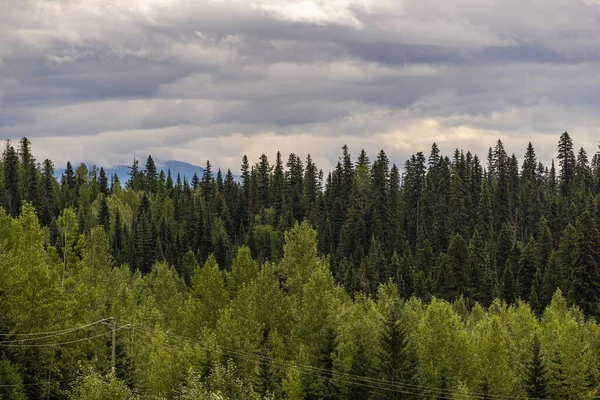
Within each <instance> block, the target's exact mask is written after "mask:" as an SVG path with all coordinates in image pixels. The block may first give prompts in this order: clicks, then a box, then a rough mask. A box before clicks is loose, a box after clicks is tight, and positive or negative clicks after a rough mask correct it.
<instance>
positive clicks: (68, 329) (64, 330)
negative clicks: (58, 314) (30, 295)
mask: <svg viewBox="0 0 600 400" xmlns="http://www.w3.org/2000/svg"><path fill="white" fill-rule="evenodd" d="M109 319H110V318H103V319H100V320H98V321H95V322H90V323H89V324H86V325H81V326H76V327H73V328H66V329H61V330H58V331H49V332H35V333H1V334H0V336H8V337H10V336H36V335H54V334H59V335H60V334H62V333H69V332H74V331H77V330H80V329H84V328H88V327H90V326H93V325H96V324H99V323H101V322H105V321H108V320H109ZM0 343H1V342H0Z"/></svg>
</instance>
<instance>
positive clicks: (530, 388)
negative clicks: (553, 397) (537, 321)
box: [526, 334, 548, 399]
mask: <svg viewBox="0 0 600 400" xmlns="http://www.w3.org/2000/svg"><path fill="white" fill-rule="evenodd" d="M531 352H532V360H531V364H530V365H529V370H528V375H527V381H526V385H527V386H526V387H527V396H529V397H530V398H534V399H545V398H547V397H548V391H547V386H548V382H547V378H546V368H544V364H543V360H542V355H541V350H540V339H539V337H538V335H537V334H536V335H535V336H534V338H533V347H532V349H531Z"/></svg>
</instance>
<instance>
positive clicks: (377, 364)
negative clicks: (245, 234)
mask: <svg viewBox="0 0 600 400" xmlns="http://www.w3.org/2000/svg"><path fill="white" fill-rule="evenodd" d="M57 225H58V226H59V230H60V232H61V236H62V237H64V238H65V239H63V240H65V243H66V246H63V249H62V250H61V251H60V252H59V251H57V249H56V248H55V247H54V246H52V245H51V244H50V235H49V230H48V229H47V228H42V227H40V225H39V222H38V218H37V217H36V214H35V210H34V208H33V207H32V206H31V205H29V204H25V206H24V207H23V208H22V211H21V212H20V216H19V217H18V218H13V217H10V216H8V215H7V214H6V212H5V211H4V210H2V209H0V334H1V335H2V336H1V338H2V339H1V340H0V395H1V396H2V399H24V398H30V399H46V398H52V399H67V398H68V399H77V400H84V399H85V400H91V399H94V400H100V399H113V400H133V399H138V398H141V399H176V400H192V399H194V400H198V399H206V400H209V399H210V400H215V399H229V400H234V399H236V400H237V399H256V400H259V399H290V400H298V399H352V400H354V399H356V400H359V399H360V400H364V399H373V400H376V399H457V400H458V399H508V398H523V399H524V398H530V399H544V398H551V399H595V398H597V394H598V389H599V388H600V370H599V368H598V366H599V365H600V327H599V326H598V325H597V324H596V323H595V322H594V321H593V320H589V319H586V318H585V316H584V314H583V313H582V312H581V311H580V309H578V308H576V307H569V306H568V304H567V301H566V300H565V298H564V297H563V295H562V293H561V292H560V290H557V291H556V293H555V294H554V296H553V298H552V300H551V303H550V305H549V306H548V307H547V308H546V309H545V311H544V313H543V315H542V316H541V318H540V317H538V316H537V315H536V314H535V313H534V312H533V311H532V310H531V309H530V307H529V306H528V304H527V303H523V302H521V301H518V302H517V303H515V304H513V305H507V303H505V302H503V301H501V300H495V301H493V302H492V304H491V305H490V307H489V308H484V307H482V306H481V305H479V304H475V305H474V306H473V307H470V306H469V302H468V301H466V300H465V299H464V298H459V299H458V300H456V301H454V302H452V303H449V302H447V301H445V300H438V299H435V298H434V299H432V300H431V301H430V302H424V301H422V300H420V299H417V298H416V297H411V298H410V299H408V300H406V299H403V297H404V296H403V295H401V294H400V290H399V287H398V286H397V285H396V284H395V283H394V282H393V280H391V279H390V280H389V281H388V282H387V283H385V284H382V285H380V286H378V288H377V292H376V295H374V296H370V295H366V294H365V293H362V292H357V293H355V295H354V296H350V295H349V294H348V293H347V292H346V290H344V289H343V288H342V287H341V286H339V285H338V284H336V283H335V281H334V277H333V275H332V273H331V270H330V268H329V267H330V266H329V263H328V260H327V259H326V258H323V257H320V256H319V255H318V251H317V232H316V231H315V230H313V229H312V228H311V227H310V225H309V224H308V223H307V222H304V223H302V224H301V225H297V224H296V225H295V226H294V227H292V228H291V229H290V230H288V231H287V232H286V234H285V241H284V242H285V243H284V246H283V251H282V256H281V257H280V259H279V261H278V262H276V263H275V262H270V261H267V262H264V263H261V262H258V261H257V260H255V259H253V258H252V256H251V251H250V249H249V248H248V247H246V246H242V247H240V248H239V249H238V250H237V252H236V254H235V256H234V257H233V260H232V263H231V268H230V269H229V270H228V271H224V270H223V269H222V268H220V266H219V264H218V263H217V261H216V259H215V257H214V256H212V255H211V256H209V257H208V258H207V260H206V262H205V263H204V264H203V265H194V266H193V268H192V272H191V274H190V277H189V278H190V282H189V284H186V282H184V280H183V278H182V277H180V276H179V274H178V272H177V271H176V270H175V269H174V268H173V267H171V266H169V265H168V264H166V263H156V264H154V265H153V266H152V267H151V269H150V270H149V271H148V273H145V274H142V273H141V271H139V270H135V271H134V270H132V269H131V268H130V267H128V266H127V265H126V264H123V265H121V266H117V265H115V264H114V260H113V258H112V256H111V243H110V238H109V237H108V235H107V233H106V231H105V229H104V227H102V226H96V227H93V228H91V229H90V232H89V233H87V234H85V235H79V231H80V228H79V224H78V222H77V215H76V214H75V213H74V212H73V211H72V210H71V209H66V210H65V211H64V212H62V213H61V215H60V216H59V217H58V219H57ZM59 253H60V254H59ZM108 317H114V318H115V319H114V320H112V319H108ZM111 327H114V329H115V333H116V346H115V368H114V370H113V369H112V367H111V343H112V342H111V331H112V329H111Z"/></svg>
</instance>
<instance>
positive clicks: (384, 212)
mask: <svg viewBox="0 0 600 400" xmlns="http://www.w3.org/2000/svg"><path fill="white" fill-rule="evenodd" d="M389 181H390V176H389V161H388V158H387V156H386V154H385V152H384V151H383V150H381V151H380V152H379V155H378V156H377V160H375V162H374V163H373V167H372V168H371V182H370V183H371V189H370V199H369V206H368V208H369V214H370V216H369V220H370V223H369V225H370V229H371V233H372V234H373V235H374V236H375V238H376V239H377V240H378V241H380V242H383V243H384V248H386V249H389V250H391V248H390V247H389V244H390V243H389V242H388V241H387V240H386V239H389V237H390V236H389V224H390V209H389V205H390V199H389V196H390V193H389V187H390V183H389ZM388 254H389V253H388Z"/></svg>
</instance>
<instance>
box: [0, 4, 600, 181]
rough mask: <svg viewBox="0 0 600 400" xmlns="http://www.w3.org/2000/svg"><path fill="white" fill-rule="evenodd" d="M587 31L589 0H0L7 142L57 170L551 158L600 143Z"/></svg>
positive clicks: (1, 121)
mask: <svg viewBox="0 0 600 400" xmlns="http://www.w3.org/2000/svg"><path fill="white" fill-rule="evenodd" d="M598 21H600V0H453V1H449V0H197V1H189V0H40V1H37V0H35V1H34V0H2V2H1V5H0V38H1V39H0V139H6V138H11V139H13V140H14V139H19V138H20V137H23V136H27V137H28V138H30V139H31V141H32V142H33V150H34V154H35V155H36V157H37V158H38V159H39V160H42V159H44V158H51V159H52V160H53V161H54V162H55V165H56V166H57V167H61V166H64V164H65V163H66V161H67V160H70V161H72V162H80V161H84V162H88V163H95V164H98V165H104V166H111V165H118V164H131V161H132V160H133V157H134V156H136V157H146V156H147V155H148V154H152V155H153V157H155V158H157V159H159V160H169V159H176V160H181V161H185V162H190V163H193V164H196V165H204V164H205V163H206V160H207V159H210V161H211V164H212V165H213V166H218V167H221V168H223V169H227V168H231V169H232V170H233V171H234V172H236V171H239V166H240V163H241V157H242V155H243V154H247V155H248V157H249V158H250V160H251V161H256V160H257V159H258V157H259V156H260V155H261V154H262V153H265V154H266V155H267V156H268V157H269V159H270V160H272V161H274V158H275V154H276V152H277V151H278V150H280V151H281V152H282V154H283V155H284V158H287V155H288V154H289V153H292V152H293V153H295V154H297V155H299V156H301V157H302V158H305V157H306V155H307V154H309V153H310V154H311V156H312V158H313V160H315V161H316V163H317V165H318V166H319V167H320V168H323V169H324V170H328V169H331V168H332V167H333V166H334V165H335V163H336V162H337V160H338V157H339V156H340V155H341V147H342V146H343V145H344V144H347V145H348V146H349V148H350V151H351V153H352V154H353V156H357V155H358V152H359V151H360V149H362V148H364V149H365V150H366V151H367V153H368V154H369V155H370V156H371V158H372V159H373V158H375V156H376V154H377V152H378V151H379V150H380V149H384V150H385V152H386V154H387V155H388V157H389V158H390V160H391V161H392V162H395V163H397V164H399V165H403V164H404V162H405V160H406V158H407V157H408V156H410V155H411V154H413V153H415V152H417V151H423V152H424V153H425V154H428V153H429V149H430V147H431V144H432V143H433V142H437V144H438V145H439V147H440V148H441V150H442V152H443V153H445V154H447V155H451V154H452V152H453V151H454V149H455V148H460V149H464V150H465V151H466V150H471V151H472V152H475V153H477V154H479V155H480V157H481V158H483V159H485V156H486V154H487V148H488V147H490V146H493V145H494V143H495V142H496V140H498V139H501V140H502V141H503V142H504V145H505V148H506V149H507V151H508V152H509V154H510V153H513V152H514V153H515V154H516V155H517V156H518V157H519V159H521V158H522V155H523V154H524V151H525V148H526V146H527V143H528V142H529V141H531V142H532V143H533V145H534V147H535V149H536V152H537V154H538V158H539V159H540V160H541V161H543V162H549V161H550V159H552V158H553V157H555V154H556V145H557V142H558V138H559V136H560V134H561V133H562V132H564V131H569V133H570V134H571V136H572V138H573V140H574V143H575V146H576V147H577V148H578V147H580V146H583V147H585V148H586V150H587V151H588V153H593V152H595V151H596V149H597V145H598V141H599V140H600V135H599V133H600V128H599V127H600V123H599V122H600V121H599V120H600V113H599V112H598V106H599V105H600V24H599V23H598Z"/></svg>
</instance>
